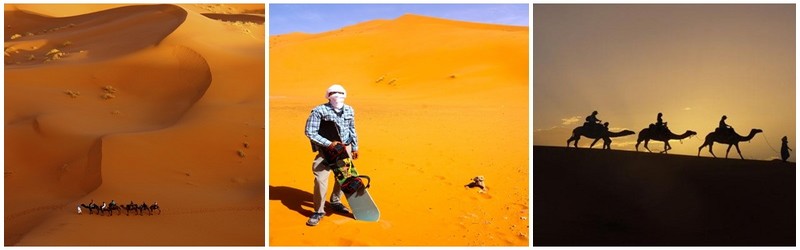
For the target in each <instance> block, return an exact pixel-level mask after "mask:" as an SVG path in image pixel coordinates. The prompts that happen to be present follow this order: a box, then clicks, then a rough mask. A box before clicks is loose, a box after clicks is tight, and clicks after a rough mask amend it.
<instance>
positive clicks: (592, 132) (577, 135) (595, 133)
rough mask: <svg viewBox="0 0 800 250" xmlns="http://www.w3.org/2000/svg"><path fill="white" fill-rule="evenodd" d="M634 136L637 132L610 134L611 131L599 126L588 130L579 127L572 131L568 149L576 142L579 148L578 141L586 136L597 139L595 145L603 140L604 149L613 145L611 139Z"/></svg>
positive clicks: (624, 131)
mask: <svg viewBox="0 0 800 250" xmlns="http://www.w3.org/2000/svg"><path fill="white" fill-rule="evenodd" d="M632 134H636V132H633V131H631V130H623V131H620V132H610V131H606V130H604V129H602V127H599V126H598V127H597V128H587V127H585V126H580V127H577V128H575V129H573V130H572V136H571V137H570V138H569V139H567V147H569V144H570V143H571V142H572V141H575V143H574V145H575V147H576V148H577V147H578V140H580V139H581V136H585V137H586V138H592V139H595V141H594V142H595V143H596V142H597V141H598V140H600V139H603V141H604V145H603V147H604V148H605V146H606V144H608V147H609V148H610V147H611V146H610V144H611V139H610V138H614V137H621V136H627V135H632ZM592 146H594V143H592Z"/></svg>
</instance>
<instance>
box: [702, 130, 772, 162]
mask: <svg viewBox="0 0 800 250" xmlns="http://www.w3.org/2000/svg"><path fill="white" fill-rule="evenodd" d="M761 132H764V131H763V130H760V129H757V128H754V129H751V130H750V134H748V135H747V136H741V135H739V134H738V133H736V131H733V129H731V131H730V134H729V135H727V136H725V135H723V134H721V133H720V131H718V130H715V131H714V132H711V133H708V135H706V140H705V142H703V145H702V146H700V147H699V148H697V156H700V150H702V149H703V147H705V146H708V152H710V153H711V155H712V156H714V158H717V155H715V154H714V151H712V148H713V147H714V142H717V143H722V144H728V150H727V151H725V159H727V158H728V153H730V152H731V147H732V146H736V152H739V157H741V158H742V160H744V156H742V151H741V150H739V142H743V141H750V140H751V139H753V137H755V136H756V134H758V133H761Z"/></svg>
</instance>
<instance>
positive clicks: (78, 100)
mask: <svg viewBox="0 0 800 250" xmlns="http://www.w3.org/2000/svg"><path fill="white" fill-rule="evenodd" d="M201 7H202V6H197V5H180V6H177V5H131V6H119V5H6V11H5V18H6V19H5V20H6V25H7V33H6V34H7V35H9V34H11V35H13V34H20V35H19V36H18V37H13V38H12V37H11V36H9V37H6V38H5V48H6V57H5V62H6V63H5V64H6V66H5V93H6V95H5V100H6V105H5V124H6V125H5V135H6V140H5V155H6V158H5V173H6V174H5V245H263V244H264V240H263V235H264V231H263V230H264V225H263V218H264V217H263V216H264V207H263V204H264V184H265V183H264V178H263V173H264V172H263V171H264V168H263V167H264V155H263V149H264V148H263V147H264V140H263V138H264V133H265V131H264V115H263V114H264V106H263V100H264V99H263V98H264V97H263V94H261V95H260V94H259V93H263V89H264V85H263V82H264V58H263V55H264V50H263V49H264V38H263V36H262V37H260V38H259V37H257V35H258V34H262V35H263V25H259V24H248V25H250V26H248V27H250V28H253V27H255V28H258V29H261V31H256V32H250V33H247V32H243V29H242V28H241V27H243V25H242V24H239V25H236V24H234V23H228V22H222V21H219V20H214V19H209V18H206V17H204V16H203V15H201V14H199V13H198V12H195V11H194V10H193V9H198V8H201ZM224 7H226V8H234V9H238V7H237V5H225V6H224ZM261 8H262V9H263V5H261ZM244 9H246V10H250V11H252V10H253V6H246V8H244ZM246 10H240V11H246ZM206 12H208V11H206ZM220 14H224V13H220ZM54 49H56V50H58V52H55V53H52V50H54ZM234 69H235V71H234ZM258 90H261V91H260V92H258ZM245 143H246V144H247V145H246V146H245ZM240 152H241V153H240ZM90 199H94V200H95V201H98V202H100V201H110V200H111V199H115V200H116V201H117V202H118V203H124V204H127V203H128V202H130V201H135V202H137V203H141V202H142V201H147V202H148V203H152V202H153V201H158V202H159V204H160V205H161V206H162V207H163V209H164V211H163V212H164V213H163V214H161V215H159V216H151V217H148V216H142V217H139V218H134V217H125V218H123V217H118V216H115V217H114V218H108V217H101V216H88V215H83V216H78V215H76V214H75V206H77V205H78V204H80V203H88V202H89V200H90ZM123 216H124V215H123ZM188 225H191V226H188ZM109 226H113V227H114V228H117V230H118V231H119V234H114V235H113V236H108V237H100V238H98V237H95V234H93V233H87V232H86V228H95V229H100V230H103V228H106V227H109Z"/></svg>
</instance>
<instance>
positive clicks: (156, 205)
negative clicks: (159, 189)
mask: <svg viewBox="0 0 800 250" xmlns="http://www.w3.org/2000/svg"><path fill="white" fill-rule="evenodd" d="M155 210H158V214H159V215H160V214H161V208H160V207H158V202H156V203H153V205H150V209H149V210H148V211H150V215H153V211H155Z"/></svg>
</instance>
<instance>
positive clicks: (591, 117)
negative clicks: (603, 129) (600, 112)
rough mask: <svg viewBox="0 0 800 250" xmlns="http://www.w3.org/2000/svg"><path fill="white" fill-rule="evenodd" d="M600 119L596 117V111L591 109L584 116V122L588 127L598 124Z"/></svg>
mask: <svg viewBox="0 0 800 250" xmlns="http://www.w3.org/2000/svg"><path fill="white" fill-rule="evenodd" d="M600 122H601V121H600V119H597V111H593V112H592V114H591V115H589V116H587V117H586V124H587V125H588V127H592V126H595V125H600Z"/></svg>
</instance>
